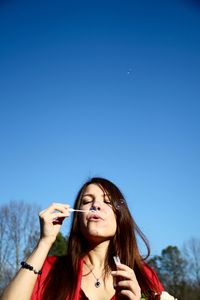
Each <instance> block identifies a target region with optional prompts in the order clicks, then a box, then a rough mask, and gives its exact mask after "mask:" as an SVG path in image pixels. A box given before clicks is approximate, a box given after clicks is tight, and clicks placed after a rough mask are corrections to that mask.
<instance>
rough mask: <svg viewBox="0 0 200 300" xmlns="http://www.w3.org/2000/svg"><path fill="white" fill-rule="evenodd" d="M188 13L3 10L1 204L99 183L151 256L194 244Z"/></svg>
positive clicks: (89, 6) (196, 114)
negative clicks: (105, 184)
mask: <svg viewBox="0 0 200 300" xmlns="http://www.w3.org/2000/svg"><path fill="white" fill-rule="evenodd" d="M198 3H199V2H198V1H194V0H193V1H192V0H190V1H189V0H188V1H187V0H164V1H157V0H156V1H149V0H140V1H134V0H129V1H127V0H123V1H116V0H115V1H108V0H107V1H102V0H101V1H87V0H86V1H66V0H65V1H64V0H58V1H56V2H55V1H51V0H49V1H37V0H34V1H33V0H30V1H25V0H18V1H16V0H4V1H1V4H0V43H1V47H0V86H1V87H0V104H1V105H0V140H1V146H0V203H6V202H8V201H9V200H11V199H16V200H21V199H23V200H25V201H27V202H35V203H38V204H40V205H41V207H42V208H44V207H46V206H47V205H49V204H50V203H51V202H55V201H57V202H67V203H70V204H73V201H74V197H75V195H76V192H77V190H78V189H79V187H80V186H81V184H82V183H83V182H84V181H85V180H86V179H87V178H88V177H89V176H96V175H97V176H103V177H106V178H108V179H111V180H113V181H114V182H115V183H116V184H117V185H119V187H120V188H121V189H122V191H123V192H124V194H125V196H126V198H127V201H128V203H129V206H130V209H131V212H132V214H133V216H134V217H135V219H136V221H137V223H138V224H139V226H140V227H141V229H142V230H143V231H144V233H145V234H146V235H147V237H148V238H149V240H150V243H151V246H152V254H158V253H160V251H161V250H162V249H163V248H165V247H166V246H168V245H177V246H178V247H181V246H182V244H183V242H184V241H186V240H188V239H189V238H190V237H192V236H195V237H197V238H200V231H199V229H200V218H199V211H200V136H199V135H200V5H199V4H198ZM67 222H69V221H67ZM67 224H69V223H67ZM66 227H68V225H67V226H66Z"/></svg>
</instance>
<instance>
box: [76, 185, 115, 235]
mask: <svg viewBox="0 0 200 300" xmlns="http://www.w3.org/2000/svg"><path fill="white" fill-rule="evenodd" d="M80 209H84V210H88V212H86V213H82V214H80V215H79V216H80V230H81V232H82V234H83V235H84V237H85V238H86V239H87V240H91V241H102V240H108V239H110V238H111V237H113V236H114V235H115V232H116V229H117V223H116V216H115V214H114V211H113V208H112V205H111V203H110V200H109V197H108V194H106V193H105V192H104V191H103V190H102V189H101V188H100V187H99V186H98V185H96V184H89V185H88V186H87V187H86V189H85V191H84V193H83V196H82V199H81V204H80ZM91 209H93V210H95V211H91Z"/></svg>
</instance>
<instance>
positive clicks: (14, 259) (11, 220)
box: [0, 201, 39, 289]
mask: <svg viewBox="0 0 200 300" xmlns="http://www.w3.org/2000/svg"><path fill="white" fill-rule="evenodd" d="M38 211H39V209H38V207H36V206H35V205H33V204H27V203H25V202H24V201H10V202H9V203H8V204H6V205H2V206H0V277H1V278H0V279H1V280H0V282H1V285H0V289H2V288H3V287H4V286H5V285H6V284H7V282H8V281H10V279H11V278H12V277H13V275H14V274H15V273H16V271H17V270H18V269H19V267H20V262H21V261H22V260H24V259H25V257H24V254H25V252H27V251H29V253H30V251H31V250H32V248H33V247H34V246H35V245H34V246H33V244H31V243H30V238H31V236H33V235H34V234H36V232H39V221H38V216H37V215H38Z"/></svg>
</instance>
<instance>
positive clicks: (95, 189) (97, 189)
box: [83, 183, 108, 196]
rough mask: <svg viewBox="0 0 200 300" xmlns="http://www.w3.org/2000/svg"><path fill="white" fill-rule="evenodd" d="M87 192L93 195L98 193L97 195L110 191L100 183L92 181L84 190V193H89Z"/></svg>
mask: <svg viewBox="0 0 200 300" xmlns="http://www.w3.org/2000/svg"><path fill="white" fill-rule="evenodd" d="M87 194H91V195H93V194H96V195H102V196H104V195H105V194H108V193H107V192H106V191H105V190H104V189H103V188H102V187H100V186H99V185H97V184H94V183H91V184H89V185H88V186H87V187H86V188H85V190H84V193H83V195H87Z"/></svg>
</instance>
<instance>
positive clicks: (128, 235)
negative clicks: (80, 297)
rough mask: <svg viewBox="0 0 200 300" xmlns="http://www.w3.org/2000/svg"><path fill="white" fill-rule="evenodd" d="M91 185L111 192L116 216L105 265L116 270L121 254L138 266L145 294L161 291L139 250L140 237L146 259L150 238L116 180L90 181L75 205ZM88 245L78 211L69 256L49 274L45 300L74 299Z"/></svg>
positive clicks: (75, 205) (123, 259)
mask: <svg viewBox="0 0 200 300" xmlns="http://www.w3.org/2000/svg"><path fill="white" fill-rule="evenodd" d="M89 184H97V185H98V186H99V187H100V188H101V189H102V191H103V192H104V193H106V194H108V196H109V198H110V201H111V204H112V207H113V210H114V212H115V215H116V221H117V230H116V234H115V236H114V237H113V238H112V239H111V241H110V244H109V247H108V251H107V255H106V257H105V265H107V266H108V267H107V270H106V271H107V272H108V270H109V269H115V265H114V261H113V256H114V255H118V256H119V257H120V259H121V262H122V263H123V264H126V265H127V266H129V267H130V268H132V269H134V271H135V274H136V277H137V280H138V283H139V285H140V288H141V291H142V292H143V293H144V294H148V292H149V291H150V290H152V291H154V292H159V291H158V290H157V287H155V286H153V284H152V282H151V280H149V278H148V276H147V275H146V272H145V271H144V258H142V257H141V255H140V253H139V249H138V245H137V236H139V237H140V238H141V239H142V240H143V242H144V244H145V246H146V248H147V256H146V257H145V259H146V258H147V257H148V256H149V254H150V248H149V244H148V241H147V239H146V238H145V236H144V235H143V233H142V232H141V230H140V229H139V228H138V226H137V225H136V223H135V221H134V219H133V217H132V216H131V214H130V211H129V209H128V206H127V203H126V201H125V199H124V196H123V194H122V192H121V191H120V190H119V188H118V187H117V186H116V185H115V184H114V183H112V182H111V181H109V180H107V179H104V178H100V177H94V178H92V179H90V180H88V181H87V182H86V183H85V184H84V185H83V186H82V188H81V189H80V191H79V192H78V195H77V197H76V201H75V204H74V208H79V207H80V204H81V199H82V196H83V193H84V191H85V189H86V187H87V186H88V185H89ZM88 247H89V245H88V243H87V240H86V239H85V238H84V236H83V235H82V233H81V229H80V224H79V217H78V214H74V215H73V220H72V226H71V231H70V235H69V239H68V250H67V255H66V257H61V258H59V259H58V260H57V262H56V263H55V265H54V267H53V268H52V270H51V272H50V273H49V274H48V276H47V279H46V282H45V285H44V290H43V299H44V300H55V299H56V300H65V299H66V297H67V295H68V297H69V300H73V298H74V292H75V289H76V286H77V280H78V273H79V262H80V259H81V258H82V257H84V255H85V254H86V253H87V251H88Z"/></svg>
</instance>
